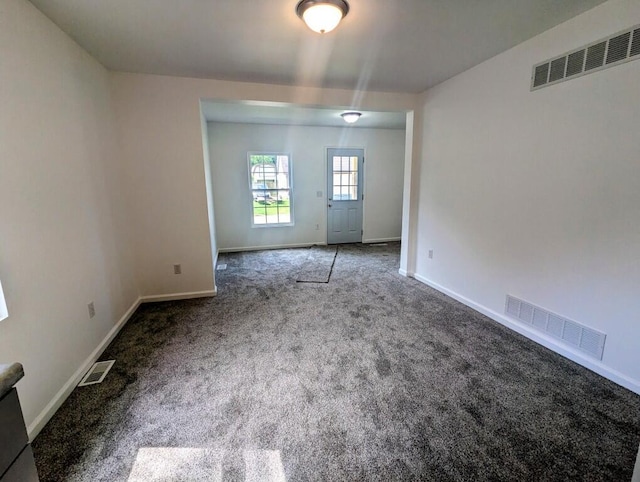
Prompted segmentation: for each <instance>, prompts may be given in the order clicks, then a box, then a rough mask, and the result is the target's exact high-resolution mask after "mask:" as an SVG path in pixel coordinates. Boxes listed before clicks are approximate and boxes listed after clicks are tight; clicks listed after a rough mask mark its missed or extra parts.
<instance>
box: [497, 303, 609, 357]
mask: <svg viewBox="0 0 640 482" xmlns="http://www.w3.org/2000/svg"><path fill="white" fill-rule="evenodd" d="M505 313H506V314H507V315H509V316H510V317H512V318H515V319H516V320H518V321H521V322H523V323H525V324H527V325H529V326H531V327H532V328H534V329H536V330H538V331H542V332H544V333H547V334H549V335H552V336H554V337H555V338H558V339H560V340H561V341H563V342H564V343H565V344H567V345H569V346H571V347H573V348H577V349H578V350H580V351H583V352H585V353H587V354H588V355H590V356H592V357H594V358H597V359H598V360H602V353H603V351H604V342H605V340H606V338H607V335H605V334H604V333H601V332H599V331H597V330H594V329H592V328H589V327H586V326H584V325H581V324H580V323H577V322H575V321H572V320H569V319H567V318H563V317H562V316H560V315H556V314H555V313H551V312H550V311H548V310H545V309H543V308H540V307H538V306H535V305H532V304H531V303H527V302H526V301H522V300H520V299H518V298H515V297H513V296H510V295H507V301H506V304H505Z"/></svg>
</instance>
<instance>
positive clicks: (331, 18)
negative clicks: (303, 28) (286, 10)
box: [296, 0, 349, 33]
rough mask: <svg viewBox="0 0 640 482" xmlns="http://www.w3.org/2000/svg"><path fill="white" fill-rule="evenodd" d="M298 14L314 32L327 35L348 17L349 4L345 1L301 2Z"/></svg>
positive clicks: (312, 0)
mask: <svg viewBox="0 0 640 482" xmlns="http://www.w3.org/2000/svg"><path fill="white" fill-rule="evenodd" d="M296 13H297V14H298V17H300V18H301V19H302V20H304V22H305V23H306V24H307V26H308V27H309V28H310V29H311V30H313V31H314V32H318V33H327V32H331V31H332V30H333V29H334V28H336V27H337V26H338V24H339V23H340V21H341V20H342V19H343V18H344V17H346V16H347V13H349V4H348V3H347V2H346V1H345V0H301V1H300V2H299V3H298V5H297V6H296Z"/></svg>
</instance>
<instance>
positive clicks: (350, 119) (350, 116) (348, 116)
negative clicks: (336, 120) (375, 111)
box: [340, 112, 362, 124]
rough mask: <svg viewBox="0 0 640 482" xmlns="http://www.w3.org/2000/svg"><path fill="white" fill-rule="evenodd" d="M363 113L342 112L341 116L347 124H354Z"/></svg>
mask: <svg viewBox="0 0 640 482" xmlns="http://www.w3.org/2000/svg"><path fill="white" fill-rule="evenodd" d="M361 115H362V113H361V112H343V113H342V114H340V117H342V118H343V119H344V121H345V122H346V123H347V124H353V123H354V122H357V121H358V119H360V116H361Z"/></svg>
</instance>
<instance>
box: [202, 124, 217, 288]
mask: <svg viewBox="0 0 640 482" xmlns="http://www.w3.org/2000/svg"><path fill="white" fill-rule="evenodd" d="M200 116H201V119H200V125H201V129H200V134H201V135H202V155H203V157H204V181H205V188H206V193H207V214H208V215H209V241H210V243H211V254H212V261H213V266H212V269H213V275H214V280H213V285H214V286H213V289H214V291H216V286H215V272H216V263H217V261H218V236H217V234H216V216H215V209H214V204H213V178H212V176H211V160H210V159H209V133H208V127H207V121H206V119H205V118H204V114H203V113H202V112H201V113H200Z"/></svg>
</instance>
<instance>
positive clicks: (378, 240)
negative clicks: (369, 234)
mask: <svg viewBox="0 0 640 482" xmlns="http://www.w3.org/2000/svg"><path fill="white" fill-rule="evenodd" d="M401 239H402V238H400V236H398V237H394V238H374V239H363V240H362V242H363V243H364V244H371V243H391V242H392V241H400V240H401Z"/></svg>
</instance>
